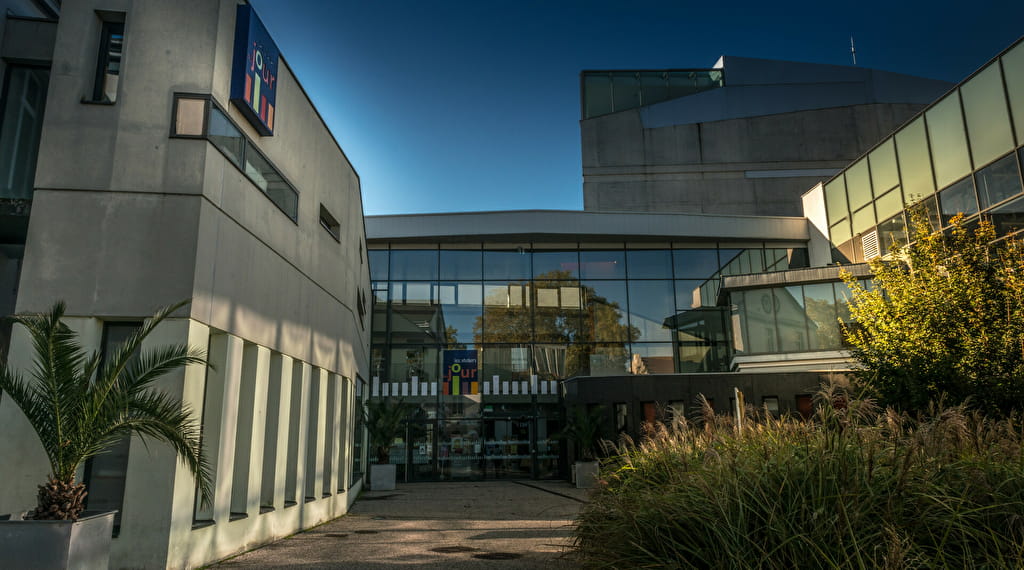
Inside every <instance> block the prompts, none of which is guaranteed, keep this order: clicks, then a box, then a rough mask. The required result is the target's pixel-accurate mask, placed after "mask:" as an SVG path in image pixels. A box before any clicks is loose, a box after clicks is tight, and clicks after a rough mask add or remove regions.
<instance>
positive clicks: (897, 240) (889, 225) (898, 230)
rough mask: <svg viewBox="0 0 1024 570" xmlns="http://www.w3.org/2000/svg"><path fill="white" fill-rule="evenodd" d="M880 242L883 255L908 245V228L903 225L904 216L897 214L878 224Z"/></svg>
mask: <svg viewBox="0 0 1024 570" xmlns="http://www.w3.org/2000/svg"><path fill="white" fill-rule="evenodd" d="M878 241H879V245H881V246H882V255H885V254H887V253H889V252H890V251H893V250H894V249H896V248H898V247H903V246H905V245H907V226H906V224H904V223H903V214H896V215H895V216H893V217H892V218H889V219H888V220H885V221H884V222H881V223H880V224H878Z"/></svg>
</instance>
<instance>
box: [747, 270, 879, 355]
mask: <svg viewBox="0 0 1024 570" xmlns="http://www.w3.org/2000/svg"><path fill="white" fill-rule="evenodd" d="M860 284H861V285H862V286H863V287H865V288H869V287H871V282H870V281H867V280H861V281H860ZM729 295H730V299H731V301H732V305H733V307H734V311H735V312H734V316H735V319H734V322H736V323H738V327H739V330H738V331H736V332H737V333H739V334H738V335H737V338H736V342H735V349H736V353H737V354H767V353H776V352H805V351H816V350H841V349H843V348H845V347H846V345H845V341H844V339H843V335H842V332H841V330H840V325H839V323H840V321H842V322H844V323H850V322H851V321H852V319H851V318H850V311H849V308H848V305H849V302H850V291H849V288H848V287H847V286H846V284H845V283H814V284H806V285H793V286H789V287H771V288H762V289H747V290H742V291H731V292H730V293H729Z"/></svg>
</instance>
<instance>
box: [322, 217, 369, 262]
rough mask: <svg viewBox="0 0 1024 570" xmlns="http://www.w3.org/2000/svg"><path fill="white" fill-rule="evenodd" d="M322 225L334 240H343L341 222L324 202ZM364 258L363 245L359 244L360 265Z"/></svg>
mask: <svg viewBox="0 0 1024 570" xmlns="http://www.w3.org/2000/svg"><path fill="white" fill-rule="evenodd" d="M320 226H321V227H323V228H324V229H325V230H327V233H329V234H331V237H332V238H334V241H337V242H341V224H340V223H339V222H338V220H336V219H334V216H332V215H331V213H330V212H328V211H327V208H324V205H323V204H320ZM362 260H363V245H362V244H359V261H360V265H361V264H362Z"/></svg>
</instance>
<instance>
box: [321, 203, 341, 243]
mask: <svg viewBox="0 0 1024 570" xmlns="http://www.w3.org/2000/svg"><path fill="white" fill-rule="evenodd" d="M320 226H321V227H323V229H325V230H327V233H329V234H331V237H332V238H334V241H336V242H341V224H340V223H339V222H338V220H336V219H334V216H332V215H331V213H330V212H328V211H327V208H324V205H323V204H320Z"/></svg>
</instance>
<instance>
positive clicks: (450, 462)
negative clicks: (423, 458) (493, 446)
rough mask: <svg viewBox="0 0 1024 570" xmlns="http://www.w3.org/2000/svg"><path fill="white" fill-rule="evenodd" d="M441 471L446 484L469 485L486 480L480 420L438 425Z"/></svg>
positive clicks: (449, 421)
mask: <svg viewBox="0 0 1024 570" xmlns="http://www.w3.org/2000/svg"><path fill="white" fill-rule="evenodd" d="M438 424H439V426H438V428H439V433H438V438H437V443H438V446H437V471H438V475H439V478H440V480H442V481H468V480H477V479H481V478H482V477H483V473H482V463H483V461H482V460H483V442H482V439H481V437H480V427H481V426H480V420H442V421H440V422H438Z"/></svg>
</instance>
